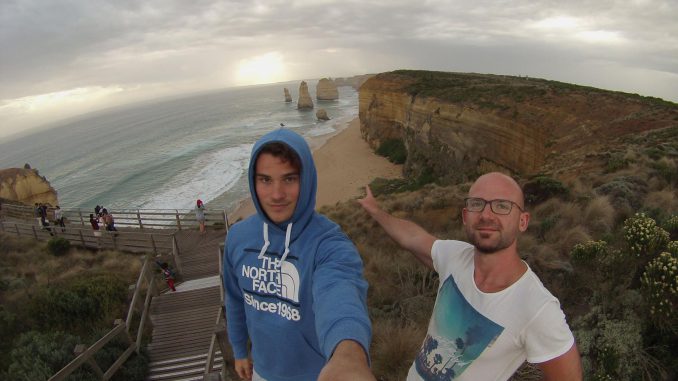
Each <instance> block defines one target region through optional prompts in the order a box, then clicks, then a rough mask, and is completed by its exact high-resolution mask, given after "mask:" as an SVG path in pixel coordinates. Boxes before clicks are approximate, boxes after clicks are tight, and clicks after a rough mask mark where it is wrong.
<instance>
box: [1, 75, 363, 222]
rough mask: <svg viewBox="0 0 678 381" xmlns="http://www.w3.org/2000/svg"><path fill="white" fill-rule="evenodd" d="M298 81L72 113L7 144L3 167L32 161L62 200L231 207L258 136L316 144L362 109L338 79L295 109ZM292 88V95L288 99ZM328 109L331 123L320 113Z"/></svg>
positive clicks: (68, 203)
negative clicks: (309, 105)
mask: <svg viewBox="0 0 678 381" xmlns="http://www.w3.org/2000/svg"><path fill="white" fill-rule="evenodd" d="M299 83H300V81H294V82H287V83H278V84H270V85H260V86H251V87H239V88H230V89H224V90H220V91H213V92H209V93H200V94H193V95H188V96H185V97H174V98H171V99H165V100H159V101H155V102H148V101H147V102H144V103H138V104H132V105H127V106H124V107H117V108H114V109H109V110H105V111H99V112H96V113H92V114H88V115H85V116H81V117H79V118H71V119H69V120H68V121H67V122H63V123H60V124H57V125H56V126H55V127H54V128H50V129H47V130H43V131H40V132H37V133H35V134H32V135H27V136H23V137H21V138H18V139H15V140H11V141H7V142H3V143H2V144H0V168H22V167H23V166H24V164H25V163H29V164H30V165H31V167H32V168H36V169H38V171H39V173H40V175H42V176H45V177H46V178H47V180H48V181H49V182H50V183H51V185H52V187H53V188H54V189H56V190H57V193H58V198H59V203H60V206H61V207H62V208H85V209H93V208H94V206H95V205H103V206H105V207H107V208H109V209H191V208H193V207H194V206H195V202H196V200H197V199H202V200H203V201H204V202H205V203H206V204H207V208H209V209H223V210H226V211H227V212H229V213H230V212H232V211H233V210H234V209H235V208H236V207H237V205H238V203H239V202H240V201H241V200H243V199H245V198H247V197H248V196H249V191H248V185H247V176H246V172H247V166H248V162H249V155H250V151H251V149H252V146H253V144H254V142H255V141H256V140H257V139H258V138H259V137H261V136H262V135H264V134H265V133H267V132H269V131H272V130H274V129H277V128H280V123H284V124H285V128H289V129H292V130H294V131H296V132H298V133H300V134H301V135H302V136H304V137H305V138H306V139H307V141H310V142H311V145H312V147H315V145H317V144H321V142H322V141H324V140H326V138H327V137H329V136H332V135H334V134H336V133H338V132H339V131H340V130H341V129H343V128H345V127H346V125H347V123H348V122H349V121H350V120H352V119H353V118H355V117H357V115H358V92H357V91H355V90H354V89H353V88H351V87H344V86H342V87H339V100H338V101H318V100H316V99H315V86H316V84H317V80H310V81H307V83H308V85H309V92H310V94H311V97H312V98H313V102H314V104H315V108H314V109H313V110H312V111H299V110H297V108H296V107H297V103H296V102H297V99H298V91H299ZM285 87H287V88H288V89H289V91H290V94H291V95H292V99H293V102H290V103H286V102H285V101H284V93H283V88H285ZM318 108H324V109H325V110H326V111H327V114H328V116H329V117H330V118H331V119H330V120H329V121H318V120H317V118H316V116H315V112H316V110H317V109H318Z"/></svg>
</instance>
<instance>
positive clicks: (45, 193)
mask: <svg viewBox="0 0 678 381" xmlns="http://www.w3.org/2000/svg"><path fill="white" fill-rule="evenodd" d="M0 198H3V199H7V200H11V201H18V202H21V203H23V204H26V205H33V204H34V203H36V202H38V203H44V204H50V205H52V206H56V205H57V204H58V200H57V192H56V190H54V188H52V186H51V185H50V183H49V181H47V179H45V178H44V177H43V176H40V175H39V174H38V171H37V170H35V169H23V168H8V169H0Z"/></svg>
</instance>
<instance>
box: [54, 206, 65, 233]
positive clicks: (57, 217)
mask: <svg viewBox="0 0 678 381" xmlns="http://www.w3.org/2000/svg"><path fill="white" fill-rule="evenodd" d="M54 225H58V226H60V227H61V231H62V232H63V231H64V228H65V227H66V225H65V224H64V215H63V212H62V211H61V208H60V207H59V205H57V206H56V209H54Z"/></svg>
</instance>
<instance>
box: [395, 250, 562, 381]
mask: <svg viewBox="0 0 678 381" xmlns="http://www.w3.org/2000/svg"><path fill="white" fill-rule="evenodd" d="M473 253H474V249H473V246H472V245H470V244H468V243H466V242H461V241H441V240H438V241H436V242H435V243H434V244H433V248H432V250H431V256H432V258H433V267H434V268H435V270H436V271H437V272H438V275H439V276H440V286H439V287H438V296H437V298H436V303H435V307H434V308H433V313H432V315H431V320H430V322H429V326H428V332H427V335H426V339H425V340H424V343H423V344H422V347H421V350H420V351H419V354H418V355H417V357H416V358H415V360H414V363H413V364H412V367H411V368H410V371H409V373H408V375H407V380H408V381H418V380H427V381H428V380H460V381H463V380H483V381H490V380H507V379H508V378H509V377H511V376H512V375H513V373H514V372H515V371H516V370H517V369H518V367H520V365H521V364H522V363H523V362H524V361H525V360H526V359H527V361H529V362H531V363H541V362H545V361H548V360H551V359H553V358H556V357H558V356H560V355H562V354H564V353H565V352H567V351H568V350H569V349H570V348H571V347H572V345H573V344H574V336H573V335H572V332H571V331H570V328H569V327H568V325H567V322H566V321H565V314H563V311H562V310H561V309H560V303H559V302H558V299H556V298H555V297H554V296H553V295H551V293H550V292H549V291H548V290H547V289H546V288H545V287H544V285H543V284H542V283H541V281H540V280H539V278H537V275H535V273H533V272H532V270H531V269H530V268H529V266H528V269H527V271H526V272H525V274H523V276H522V277H521V278H520V279H518V281H516V282H515V283H514V284H512V285H511V286H509V287H508V288H506V289H504V290H502V291H499V292H494V293H485V292H482V291H480V290H479V289H478V287H476V284H475V281H474V280H473V271H474V263H473Z"/></svg>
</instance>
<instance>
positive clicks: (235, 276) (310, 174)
mask: <svg viewBox="0 0 678 381" xmlns="http://www.w3.org/2000/svg"><path fill="white" fill-rule="evenodd" d="M248 177H249V186H250V194H251V196H252V200H253V201H254V205H255V207H256V210H257V213H256V214H255V215H253V216H251V217H249V218H247V219H245V220H243V221H240V222H238V223H236V224H234V225H233V227H232V228H231V230H230V232H229V234H228V236H227V237H226V243H225V252H224V261H223V262H224V269H223V274H224V287H225V291H226V316H227V321H228V324H227V327H228V338H229V340H230V342H231V346H232V348H233V354H234V357H235V370H236V372H237V373H238V375H239V376H240V377H241V378H242V379H246V380H250V379H254V380H261V379H264V380H267V381H280V380H299V381H306V380H314V381H315V380H329V379H341V380H374V376H372V373H371V372H370V370H369V365H368V364H369V361H368V359H369V357H368V356H369V343H370V337H371V324H370V320H369V317H368V314H367V306H366V296H367V295H366V294H367V283H366V282H365V280H364V279H363V276H362V268H363V266H362V261H361V259H360V256H359V254H358V251H357V250H356V248H355V246H354V245H353V244H352V243H351V241H350V240H349V239H348V238H347V237H346V235H345V234H344V233H343V232H342V231H341V229H340V228H339V226H338V225H336V224H335V223H334V222H332V221H330V220H329V219H327V218H326V217H324V216H322V215H320V214H318V213H316V212H315V201H316V200H315V198H316V188H317V175H316V169H315V164H314V163H313V157H312V156H311V151H310V149H309V147H308V144H307V143H306V142H305V141H304V139H303V138H302V137H301V136H299V135H298V134H296V133H294V132H292V131H289V130H285V129H278V130H275V131H273V132H271V133H268V134H266V135H264V136H263V137H262V138H260V139H259V140H258V141H257V142H256V143H255V145H254V147H253V149H252V155H251V158H250V164H249V173H248ZM248 341H250V342H251V345H252V347H251V359H250V357H249V353H248Z"/></svg>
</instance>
